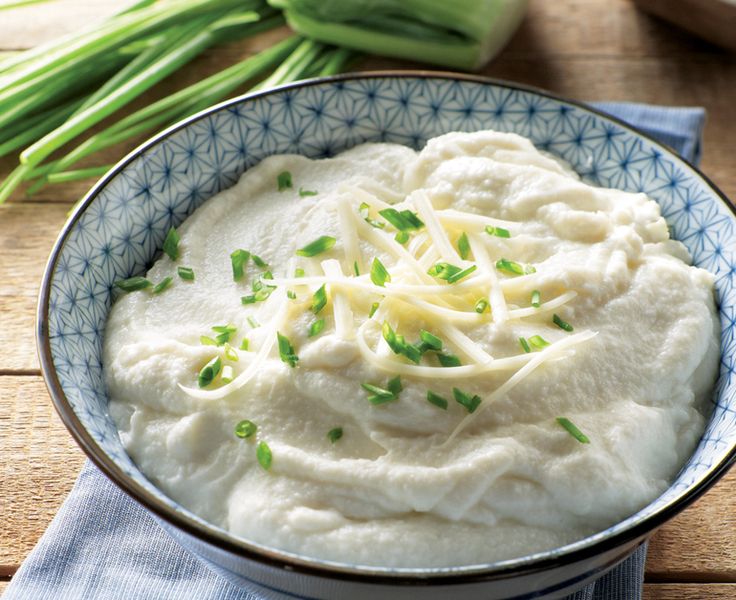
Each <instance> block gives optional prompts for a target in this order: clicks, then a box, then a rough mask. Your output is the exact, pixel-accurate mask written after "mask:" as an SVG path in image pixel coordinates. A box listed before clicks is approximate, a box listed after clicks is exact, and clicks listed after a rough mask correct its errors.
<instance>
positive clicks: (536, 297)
mask: <svg viewBox="0 0 736 600" xmlns="http://www.w3.org/2000/svg"><path fill="white" fill-rule="evenodd" d="M541 304H542V294H541V293H540V292H539V290H534V291H533V292H532V306H533V307H534V308H539V307H540V306H541Z"/></svg>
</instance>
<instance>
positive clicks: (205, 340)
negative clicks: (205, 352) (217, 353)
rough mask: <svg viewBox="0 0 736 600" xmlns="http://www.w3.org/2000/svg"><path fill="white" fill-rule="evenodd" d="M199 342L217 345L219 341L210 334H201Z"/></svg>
mask: <svg viewBox="0 0 736 600" xmlns="http://www.w3.org/2000/svg"><path fill="white" fill-rule="evenodd" d="M199 343H200V344H202V345H203V346H217V345H218V343H217V342H216V341H215V340H213V339H212V338H211V337H210V336H208V335H200V336H199Z"/></svg>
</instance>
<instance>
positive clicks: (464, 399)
mask: <svg viewBox="0 0 736 600" xmlns="http://www.w3.org/2000/svg"><path fill="white" fill-rule="evenodd" d="M452 395H453V397H454V398H455V400H456V401H457V402H458V403H459V404H462V405H463V406H464V407H465V408H466V409H467V411H468V412H469V413H474V412H475V410H476V409H477V408H478V407H479V406H480V403H481V399H480V396H477V395H476V396H471V395H470V394H468V393H466V392H463V391H462V390H461V389H459V388H456V387H454V388H452Z"/></svg>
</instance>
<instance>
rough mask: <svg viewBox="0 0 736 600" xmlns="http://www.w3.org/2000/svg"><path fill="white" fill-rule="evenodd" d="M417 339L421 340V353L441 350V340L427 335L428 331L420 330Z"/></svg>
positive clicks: (429, 334)
mask: <svg viewBox="0 0 736 600" xmlns="http://www.w3.org/2000/svg"><path fill="white" fill-rule="evenodd" d="M419 339H420V340H422V342H421V346H420V351H421V352H426V351H427V350H435V351H440V350H442V340H441V339H440V338H438V337H437V336H436V335H433V334H431V333H429V331H425V330H424V329H422V330H420V331H419Z"/></svg>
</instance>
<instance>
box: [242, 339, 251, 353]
mask: <svg viewBox="0 0 736 600" xmlns="http://www.w3.org/2000/svg"><path fill="white" fill-rule="evenodd" d="M248 348H250V340H249V339H248V338H243V339H242V340H241V341H240V349H241V350H245V351H246V352H248Z"/></svg>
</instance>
